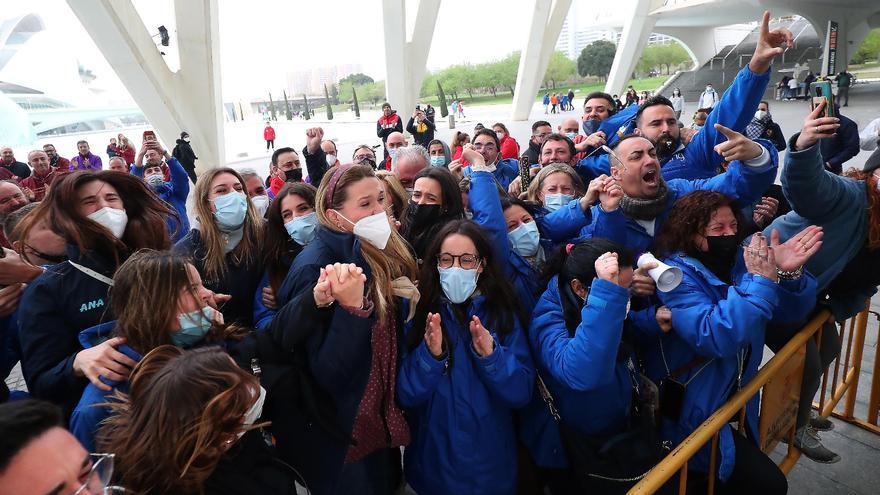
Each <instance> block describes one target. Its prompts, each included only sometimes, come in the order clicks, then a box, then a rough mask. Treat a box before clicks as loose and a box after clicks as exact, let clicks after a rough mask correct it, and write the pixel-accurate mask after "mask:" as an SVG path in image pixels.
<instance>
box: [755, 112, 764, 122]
mask: <svg viewBox="0 0 880 495" xmlns="http://www.w3.org/2000/svg"><path fill="white" fill-rule="evenodd" d="M766 116H767V111H766V110H758V111H757V112H755V118H756V119H758V120H761V119H763V118H764V117H766Z"/></svg>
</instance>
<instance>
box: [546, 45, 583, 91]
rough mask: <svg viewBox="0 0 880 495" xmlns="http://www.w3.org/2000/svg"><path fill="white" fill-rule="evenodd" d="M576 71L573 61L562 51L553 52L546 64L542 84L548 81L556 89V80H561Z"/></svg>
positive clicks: (566, 78)
mask: <svg viewBox="0 0 880 495" xmlns="http://www.w3.org/2000/svg"><path fill="white" fill-rule="evenodd" d="M576 72H577V70H576V67H575V63H574V61H572V60H569V59H568V57H566V56H565V55H564V54H563V53H562V52H553V56H551V57H550V63H548V64H547V72H545V73H544V84H545V85H546V84H547V83H548V82H549V83H550V86H551V87H552V88H553V89H556V83H557V82H563V81H566V80H568V79H569V78H571V77H572V76H574V75H575V73H576Z"/></svg>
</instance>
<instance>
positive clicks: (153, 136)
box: [144, 131, 156, 143]
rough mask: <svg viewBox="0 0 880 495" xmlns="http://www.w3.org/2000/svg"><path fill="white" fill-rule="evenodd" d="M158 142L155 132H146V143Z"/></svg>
mask: <svg viewBox="0 0 880 495" xmlns="http://www.w3.org/2000/svg"><path fill="white" fill-rule="evenodd" d="M148 141H153V142H155V141H156V133H155V132H153V131H144V142H145V143H146V142H148Z"/></svg>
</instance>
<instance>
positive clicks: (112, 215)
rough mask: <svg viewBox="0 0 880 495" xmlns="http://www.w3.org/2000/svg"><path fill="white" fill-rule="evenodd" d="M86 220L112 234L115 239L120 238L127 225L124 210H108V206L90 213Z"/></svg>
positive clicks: (126, 216)
mask: <svg viewBox="0 0 880 495" xmlns="http://www.w3.org/2000/svg"><path fill="white" fill-rule="evenodd" d="M86 218H88V219H89V220H91V221H93V222H95V223H97V224H99V225H101V226H102V227H104V228H106V229H107V230H109V231H110V232H112V233H113V235H114V236H116V238H117V239H121V238H122V234H124V233H125V227H126V225H128V215H127V214H126V213H125V210H120V209H117V208H110V207H109V206H105V207H103V208H101V209H100V210H98V211H96V212H93V213H91V214H90V215H88V217H86Z"/></svg>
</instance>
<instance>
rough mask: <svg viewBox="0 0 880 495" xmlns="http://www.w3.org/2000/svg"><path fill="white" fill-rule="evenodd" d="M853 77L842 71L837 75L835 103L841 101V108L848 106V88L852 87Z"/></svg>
mask: <svg viewBox="0 0 880 495" xmlns="http://www.w3.org/2000/svg"><path fill="white" fill-rule="evenodd" d="M852 80H853V75H852V74H850V73H849V72H847V71H843V72H841V73H840V74H838V75H837V101H838V102H840V101H841V100H843V104H842V105H840V106H842V107H845V106H848V105H849V87H850V86H852Z"/></svg>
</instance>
